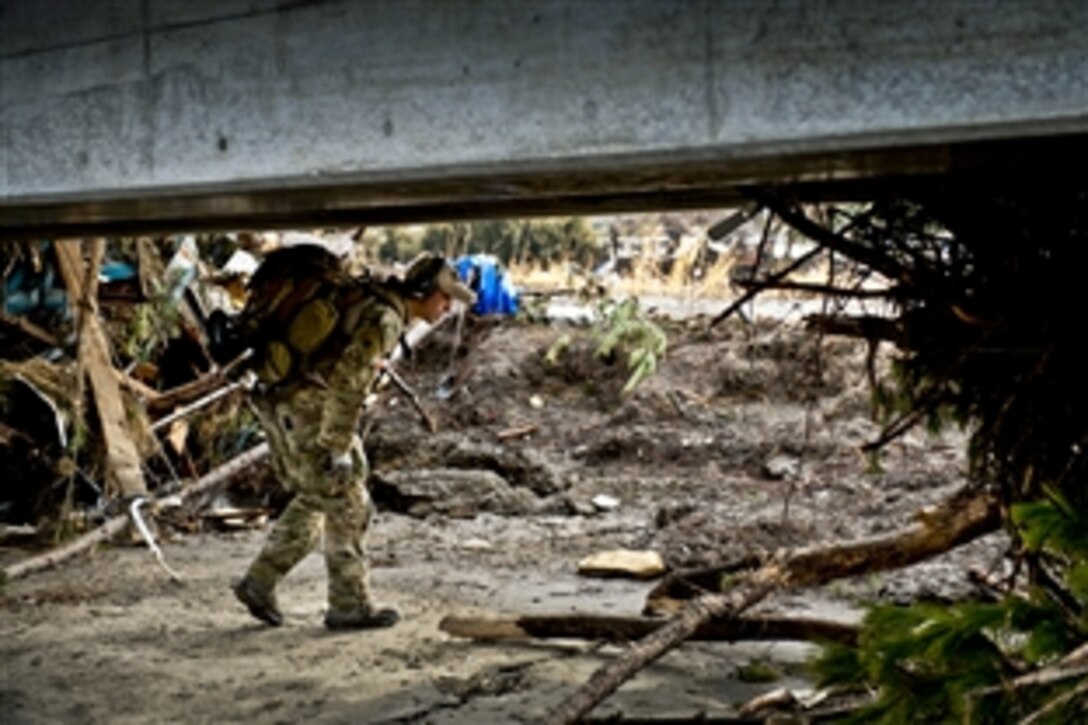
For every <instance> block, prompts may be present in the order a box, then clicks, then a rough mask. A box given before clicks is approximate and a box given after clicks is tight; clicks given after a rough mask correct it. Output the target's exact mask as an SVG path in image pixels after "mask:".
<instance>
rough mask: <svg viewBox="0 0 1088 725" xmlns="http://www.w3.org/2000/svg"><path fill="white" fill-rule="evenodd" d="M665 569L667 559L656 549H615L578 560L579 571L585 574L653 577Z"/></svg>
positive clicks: (638, 577)
mask: <svg viewBox="0 0 1088 725" xmlns="http://www.w3.org/2000/svg"><path fill="white" fill-rule="evenodd" d="M665 570H666V567H665V560H664V559H662V558H661V554H659V553H658V552H656V551H632V550H630V549H613V550H611V551H602V552H599V553H596V554H592V555H590V556H587V557H586V558H584V559H582V560H581V561H580V562H578V573H579V574H581V575H583V576H600V577H610V576H628V577H632V578H635V579H653V578H654V577H657V576H661V575H662V574H664V573H665Z"/></svg>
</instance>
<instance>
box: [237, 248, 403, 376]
mask: <svg viewBox="0 0 1088 725" xmlns="http://www.w3.org/2000/svg"><path fill="white" fill-rule="evenodd" d="M376 302H377V303H384V304H392V303H391V302H389V301H388V299H387V298H385V297H384V296H383V295H382V294H381V292H380V290H379V289H378V285H377V283H376V282H374V281H373V280H372V279H371V278H370V277H369V276H366V275H364V276H363V277H353V276H351V275H350V274H349V273H348V272H347V270H346V269H344V266H343V264H342V263H341V261H340V260H339V258H337V257H336V256H335V255H334V254H332V253H331V252H329V251H328V250H326V249H325V248H324V247H320V246H317V245H312V244H303V245H298V246H293V247H286V248H283V249H278V250H276V251H274V252H272V253H271V254H269V255H268V256H267V257H265V259H264V261H263V262H262V263H261V266H260V267H259V268H258V269H257V272H256V273H255V274H254V275H253V277H252V279H251V280H250V282H249V297H248V299H247V301H246V306H245V309H244V310H242V313H241V315H240V316H239V319H238V324H237V331H238V336H239V338H240V340H241V341H242V343H243V345H247V346H248V347H250V348H252V350H253V358H252V361H251V364H252V368H253V370H254V372H255V373H256V374H257V378H258V379H259V380H260V381H261V382H263V383H265V384H266V385H269V386H276V385H281V384H284V383H290V382H295V381H298V380H300V379H303V378H305V377H307V376H309V375H311V374H313V373H318V374H321V373H325V372H327V370H328V369H329V368H331V367H332V366H333V365H334V364H335V363H336V360H337V359H338V358H339V355H340V353H341V352H343V349H344V348H345V347H346V346H347V344H348V342H349V341H350V339H351V336H352V334H353V333H354V332H355V327H356V325H357V324H358V321H359V319H360V317H361V313H362V310H363V308H364V307H365V306H367V305H370V304H374V303H376Z"/></svg>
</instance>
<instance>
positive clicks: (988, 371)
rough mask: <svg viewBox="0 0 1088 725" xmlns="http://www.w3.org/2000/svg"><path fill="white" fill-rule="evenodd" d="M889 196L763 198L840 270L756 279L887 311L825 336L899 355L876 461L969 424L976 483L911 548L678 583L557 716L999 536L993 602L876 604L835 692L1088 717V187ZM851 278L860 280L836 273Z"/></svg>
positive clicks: (769, 193) (906, 537) (921, 714)
mask: <svg viewBox="0 0 1088 725" xmlns="http://www.w3.org/2000/svg"><path fill="white" fill-rule="evenodd" d="M880 193H881V194H884V195H877V194H876V193H874V194H871V195H870V198H872V199H873V200H872V201H870V202H868V203H865V204H850V205H842V206H838V207H834V206H824V207H818V208H817V207H806V206H804V205H802V204H800V203H798V202H797V201H795V200H794V199H793V198H792V197H791V196H790V195H789V193H788V190H783V189H753V190H751V195H752V198H753V199H754V200H755V201H756V202H758V203H759V204H762V205H763V206H765V207H766V208H767V209H768V210H769V211H770V212H772V213H773V214H775V215H777V217H778V218H780V219H781V220H782V221H784V222H785V223H786V224H788V225H789V226H791V227H792V228H793V229H794V230H796V231H797V232H799V233H801V234H803V235H804V236H806V237H807V238H809V239H810V240H811V241H813V242H815V244H816V245H817V246H818V247H819V249H820V250H822V253H823V254H824V255H826V256H827V258H828V259H829V261H830V262H831V263H830V264H829V265H828V269H829V270H830V271H829V273H828V279H827V280H826V283H822V284H819V285H811V284H810V285H806V284H802V283H797V282H794V281H791V280H790V279H789V275H788V273H789V272H790V271H792V268H785V269H779V270H774V269H764V270H757V271H756V274H755V275H753V276H752V277H751V278H750V279H749V280H747V281H746V282H745V285H746V286H748V287H749V292H748V295H754V294H755V293H757V292H759V291H763V290H766V289H775V288H780V289H797V288H805V287H808V288H809V289H810V290H812V291H816V292H819V293H821V294H824V295H829V296H833V297H835V298H839V299H843V300H848V299H852V298H853V299H856V298H865V299H867V300H871V299H874V298H878V297H880V298H884V299H885V300H886V301H887V302H888V303H890V308H891V310H892V313H891V314H888V315H883V316H860V315H855V316H848V315H846V314H838V315H831V316H827V315H825V316H820V317H815V318H813V319H811V320H810V324H811V325H812V326H814V327H816V328H818V329H820V330H822V331H825V332H832V333H837V334H851V335H856V336H860V337H864V338H867V339H868V340H869V342H870V345H871V346H872V349H873V350H876V348H877V347H878V346H879V345H881V344H882V343H892V344H894V345H895V346H896V347H897V348H898V350H899V354H898V357H897V361H896V363H895V365H894V366H893V370H892V374H891V376H890V379H887V380H880V379H878V377H877V375H876V374H875V372H874V373H873V374H872V376H871V380H872V381H873V383H874V396H875V398H876V400H877V402H878V406H879V408H880V409H881V410H882V412H883V414H884V415H885V416H886V421H887V422H886V426H885V429H884V432H883V434H882V435H881V436H880V438H879V439H878V440H877V441H875V442H874V443H873V446H872V447H873V448H874V449H876V448H879V447H880V446H882V445H885V444H887V443H888V442H890V441H892V440H894V439H895V438H897V437H898V436H900V435H902V434H903V433H905V432H906V431H907V430H909V429H910V428H912V427H913V426H915V425H917V424H928V425H930V426H934V425H941V424H944V423H950V422H955V423H959V424H961V425H964V426H967V427H968V429H969V431H970V443H969V451H968V453H969V461H970V470H969V480H968V486H967V489H966V490H965V491H964V492H963V493H962V494H961V496H960V497H957V499H955V500H953V501H950V502H949V503H948V504H946V505H945V506H943V507H939V508H938V510H937V514H938V516H937V518H933V519H930V520H926V519H925V517H923V521H922V522H921V524H920V525H919V526H918V527H915V529H913V530H908V531H905V532H902V533H901V534H899V535H897V536H891V537H885V538H884V539H882V540H880V541H869V542H851V543H850V544H847V545H831V546H828V547H824V548H817V549H814V550H811V551H802V552H794V553H793V554H787V555H785V556H784V557H779V558H777V559H775V560H772V561H765V562H759V563H758V564H755V565H750V566H749V567H748V568H746V569H740V570H739V571H738V570H735V569H734V570H733V571H731V573H730V575H729V576H728V577H721V576H720V575H719V576H717V577H712V578H711V579H710V581H713V582H715V583H717V582H721V581H726V582H728V584H727V586H726V588H725V591H715V589H718V587H711V588H710V589H706V588H701V587H700V586H698V583H692V582H687V583H686V586H680V587H676V589H677V590H680V591H684V592H686V593H685V594H683V595H681V596H682V597H684V598H688V599H689V601H688V603H687V604H685V605H683V606H682V607H681V608H680V610H679V612H678V613H677V614H676V615H675V616H674V618H673V619H672V620H671V621H670V622H669V623H668V624H667V625H665V626H662V627H661V628H659V629H656V630H655V631H654V632H653V633H652V634H650V635H648V636H647V637H645V638H644V639H643V640H641V641H639V642H638V643H637V644H635V645H634V646H633V647H631V648H630V649H629V650H627V651H626V652H625V653H624V654H622V655H621V656H620V657H618V658H617V659H616V660H615V661H613V662H611V663H609V664H608V665H606V666H604V667H603V668H602V669H601V670H599V671H598V672H597V673H595V674H594V676H593V677H592V678H591V679H590V681H589V682H587V683H586V684H585V685H584V686H583V687H582V688H581V689H579V690H578V691H577V692H576V693H574V695H573V696H572V697H571V698H570V699H568V700H567V701H566V702H564V703H562V704H561V705H560V706H559V707H558V708H557V709H556V710H555V711H554V712H553V713H552V715H551V718H550V720H551V721H552V722H572V721H574V720H577V719H578V718H579V717H581V716H582V715H584V714H585V713H586V712H588V711H589V710H591V709H592V708H593V707H594V706H595V705H596V704H597V703H598V702H600V701H601V700H602V699H604V697H607V695H608V694H609V693H611V692H612V691H613V690H615V689H616V688H617V687H619V685H620V684H622V682H623V681H624V680H625V679H626V678H627V677H629V676H630V675H631V674H632V673H633V672H635V671H637V670H638V669H639V668H640V667H642V666H643V665H645V664H646V663H648V662H650V661H652V660H654V659H656V658H657V657H659V656H661V655H662V654H663V653H664V652H666V651H667V650H668V649H669V648H671V647H673V646H675V645H676V644H677V643H679V642H681V641H683V640H684V639H685V638H687V637H688V636H690V635H691V634H692V633H693V632H694V631H696V630H697V629H698V628H699V627H700V626H702V624H703V623H704V622H706V621H707V620H710V619H715V618H717V619H721V618H732V617H737V616H739V615H740V614H741V613H742V612H743V611H744V610H746V609H748V608H750V607H751V606H752V605H753V604H755V603H756V602H758V601H760V600H762V599H763V598H765V597H766V596H768V595H769V594H770V593H772V592H773V591H775V590H776V589H780V588H784V587H790V586H799V585H811V584H815V583H822V582H826V581H829V580H831V579H833V578H835V577H838V576H846V575H851V574H858V573H862V572H865V571H876V570H879V569H882V568H888V567H894V566H903V565H905V564H907V563H912V562H913V561H917V560H918V558H919V556H932V555H935V554H937V553H941V552H942V551H945V550H947V549H948V548H950V547H952V546H956V545H959V544H961V543H964V541H966V540H969V539H970V538H972V537H976V536H979V535H981V534H983V533H987V532H989V531H992V530H994V529H995V528H997V527H998V526H1004V527H1005V528H1006V529H1007V531H1008V532H1009V534H1010V535H1011V538H1012V541H1013V547H1012V550H1011V551H1010V552H1009V555H1010V558H1011V560H1012V564H1013V566H1012V567H1010V571H1011V574H1008V575H1006V576H1004V578H1003V579H1002V580H1000V581H997V582H994V583H993V584H992V586H991V588H990V591H989V596H988V598H987V599H986V600H985V601H972V602H964V603H957V604H952V605H948V606H939V605H932V604H925V605H921V604H916V605H913V606H910V607H880V608H875V609H873V610H872V611H871V612H870V613H869V615H868V616H867V617H866V619H865V621H864V623H863V627H862V629H861V632H860V637H859V641H858V643H857V644H856V646H850V645H843V644H838V645H829V646H828V647H826V648H825V649H824V651H823V655H822V656H821V658H820V660H819V663H818V667H819V671H820V672H821V674H822V677H823V680H824V682H825V684H836V685H843V686H862V687H864V688H866V691H868V692H871V693H875V696H873V697H871V698H869V699H868V700H866V701H865V702H864V705H863V707H862V708H861V709H860V710H859V711H858V712H857V716H858V719H859V720H860V721H865V722H872V721H874V720H878V721H886V722H935V721H947V720H958V721H963V722H1008V721H1010V720H1022V721H1024V722H1051V721H1053V722H1059V721H1063V720H1069V718H1070V716H1072V715H1075V714H1076V713H1080V712H1083V711H1084V708H1085V707H1086V706H1088V665H1086V662H1088V647H1085V646H1084V642H1085V640H1086V633H1088V619H1086V617H1085V607H1086V605H1088V525H1086V523H1088V509H1086V506H1088V488H1086V487H1085V485H1084V481H1085V476H1086V474H1088V462H1086V460H1085V449H1086V448H1088V385H1086V384H1085V381H1084V375H1085V371H1086V370H1088V352H1086V351H1085V347H1084V344H1083V342H1082V340H1081V339H1080V337H1081V334H1082V330H1083V329H1084V323H1083V321H1082V320H1081V316H1080V314H1079V313H1080V310H1081V309H1082V308H1083V304H1082V301H1081V295H1082V285H1083V277H1084V273H1085V264H1084V263H1085V261H1088V247H1086V245H1088V190H1086V189H1085V188H1084V187H1083V185H1080V184H1078V183H1076V182H1067V181H1063V180H1052V181H1049V182H1048V181H1045V180H1039V179H1019V178H1011V177H1008V176H1006V177H1001V178H979V177H974V176H971V177H965V176H947V177H942V178H940V179H924V180H918V181H914V182H902V183H899V184H896V185H895V186H894V188H893V187H890V186H889V187H886V193H884V192H880ZM836 261H838V262H842V263H844V264H841V265H837V264H836ZM846 264H849V266H850V267H851V270H852V274H850V275H846V274H842V273H841V271H840V272H839V273H836V270H841V269H842V268H843V267H844V266H845V265H846ZM874 280H880V282H879V284H874ZM737 306H738V305H734V306H733V307H731V308H730V310H732V309H736V307H737ZM724 316H725V315H724V314H723V315H722V316H719V318H718V319H719V320H720V319H722V318H723V317H724ZM870 359H875V355H871V356H870ZM950 534H954V535H950ZM908 552H909V554H910V555H906V554H907V553H908ZM718 574H720V572H719V573H718ZM681 580H682V577H681ZM671 584H676V582H675V581H674V582H671ZM659 589H661V588H659Z"/></svg>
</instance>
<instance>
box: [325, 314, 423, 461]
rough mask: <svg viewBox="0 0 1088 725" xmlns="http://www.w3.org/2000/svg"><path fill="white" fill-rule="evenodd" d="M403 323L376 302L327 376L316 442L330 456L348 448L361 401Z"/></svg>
mask: <svg viewBox="0 0 1088 725" xmlns="http://www.w3.org/2000/svg"><path fill="white" fill-rule="evenodd" d="M403 327H404V325H403V323H402V322H401V319H400V317H399V316H398V315H397V314H396V312H395V311H394V310H392V309H389V308H387V307H385V306H384V305H378V306H376V307H375V309H374V313H373V317H372V318H371V319H367V320H363V321H362V323H361V324H360V325H359V327H358V328H357V330H356V333H355V335H354V336H353V337H352V340H351V342H350V343H348V346H347V347H346V348H345V349H344V352H343V354H342V355H341V357H340V360H339V362H337V363H336V366H335V367H334V368H333V370H332V372H331V374H330V375H329V378H328V383H329V388H330V390H329V394H328V396H327V398H326V403H325V407H324V409H323V410H322V415H321V432H320V434H319V438H318V441H319V443H320V444H321V445H322V446H324V447H325V448H327V449H328V450H329V452H330V453H332V454H333V455H337V454H341V453H344V452H345V451H347V450H348V449H349V448H350V447H351V441H352V436H353V435H354V434H355V431H356V428H357V426H358V424H359V416H360V415H361V414H362V410H363V403H364V402H365V401H366V396H367V395H368V394H369V393H370V388H371V386H372V385H373V384H374V380H375V378H377V376H378V374H379V369H378V365H379V364H380V361H381V360H383V359H384V358H385V357H386V355H388V354H389V353H390V352H391V351H392V350H393V348H394V347H395V346H396V344H397V340H398V339H399V337H400V333H401V331H402V329H403Z"/></svg>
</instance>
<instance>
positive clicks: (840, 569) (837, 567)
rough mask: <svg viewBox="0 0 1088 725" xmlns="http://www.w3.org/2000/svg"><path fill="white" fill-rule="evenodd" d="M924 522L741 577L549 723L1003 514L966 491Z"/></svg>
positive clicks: (612, 666) (599, 676)
mask: <svg viewBox="0 0 1088 725" xmlns="http://www.w3.org/2000/svg"><path fill="white" fill-rule="evenodd" d="M918 518H919V523H918V524H916V525H914V526H912V527H910V528H908V529H906V530H903V531H900V532H897V533H894V534H890V535H887V536H880V537H874V538H870V539H863V540H861V541H857V542H850V543H846V544H833V545H830V546H814V547H807V548H805V549H801V550H799V551H796V552H793V553H787V554H784V555H781V556H779V557H776V558H775V559H772V560H771V561H769V562H767V563H766V564H764V565H763V566H761V567H759V568H758V569H755V570H754V571H750V572H747V573H743V574H738V575H735V577H734V584H733V586H732V587H731V589H730V590H729V591H728V592H726V593H709V594H703V595H701V596H699V597H697V598H696V599H694V600H692V601H690V602H687V603H686V604H684V606H683V607H682V608H681V609H680V611H679V613H678V614H676V616H674V617H673V618H672V619H671V620H669V622H668V624H666V625H664V626H663V627H661V628H660V629H657V630H656V631H654V632H653V633H652V634H650V635H649V636H647V637H645V638H644V639H642V640H640V641H639V642H637V643H636V644H635V645H633V646H632V647H631V648H630V649H628V650H627V651H626V652H624V653H623V654H622V655H620V656H619V657H617V658H616V659H615V660H613V661H612V662H610V663H608V664H607V665H604V666H603V667H601V668H600V669H598V670H597V671H596V672H594V673H593V675H592V676H591V677H590V679H589V681H587V682H586V683H585V684H584V685H582V686H581V687H580V688H578V690H576V691H575V692H574V694H573V695H571V696H570V697H569V698H568V699H567V700H566V701H565V702H563V703H561V704H560V705H559V706H558V707H557V708H556V709H555V710H554V711H552V712H551V713H550V714H549V716H548V718H547V722H548V723H553V724H555V723H563V724H566V723H573V722H577V721H578V720H579V719H580V718H581V717H582V716H583V715H585V714H586V713H588V712H589V711H590V710H592V709H593V708H594V707H596V706H597V704H599V703H600V702H601V701H602V700H604V699H605V698H606V697H608V695H610V694H612V693H613V692H615V691H616V689H617V688H619V687H620V685H622V684H623V683H624V682H626V681H627V680H628V679H630V678H631V676H632V675H634V674H635V673H636V672H638V671H639V670H641V669H642V668H643V667H645V666H646V665H648V664H649V663H651V662H653V661H654V660H656V659H658V658H659V657H661V656H662V655H664V654H665V653H666V652H668V651H669V650H671V649H672V648H674V647H676V646H677V645H679V644H681V643H682V642H683V641H684V640H686V639H688V638H689V637H691V636H692V634H693V633H694V632H696V631H697V630H698V629H699V627H701V626H703V625H704V624H705V623H706V622H709V621H711V620H715V619H727V618H735V617H737V616H738V615H739V614H741V613H742V612H744V611H745V610H747V609H748V608H750V607H751V606H753V605H754V604H756V603H758V602H759V601H761V600H763V599H764V598H765V597H766V596H767V595H769V594H770V593H772V592H774V591H776V590H778V589H783V588H787V587H805V586H815V585H818V584H826V583H828V582H830V581H834V580H835V579H840V578H842V577H848V576H856V575H858V574H865V573H872V572H877V571H886V570H888V569H895V568H900V567H904V566H907V565H909V564H914V563H917V562H919V561H923V560H925V559H929V558H931V557H933V556H935V555H937V554H941V553H944V552H946V551H949V550H951V549H953V548H955V547H957V546H960V545H962V544H965V543H967V542H969V541H973V540H974V539H977V538H978V537H980V536H982V535H983V534H986V533H989V532H991V531H994V530H996V529H997V528H998V527H999V526H1000V525H1001V509H1000V505H999V503H998V500H997V498H996V497H995V496H993V495H992V494H990V493H989V492H987V491H981V490H973V489H963V490H961V491H960V492H959V493H957V494H956V495H954V496H952V497H951V498H950V499H948V500H947V501H945V502H943V503H942V504H940V505H939V506H933V507H929V508H928V509H925V510H923V511H921V512H920V513H919V516H918Z"/></svg>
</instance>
